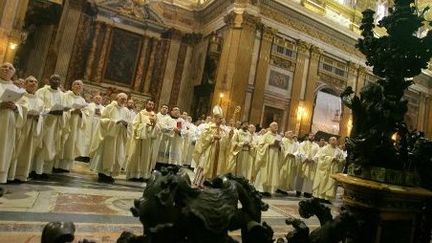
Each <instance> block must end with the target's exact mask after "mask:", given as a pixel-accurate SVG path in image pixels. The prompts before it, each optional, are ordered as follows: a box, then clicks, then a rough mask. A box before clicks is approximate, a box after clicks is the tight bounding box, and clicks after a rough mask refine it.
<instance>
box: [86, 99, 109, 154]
mask: <svg viewBox="0 0 432 243" xmlns="http://www.w3.org/2000/svg"><path fill="white" fill-rule="evenodd" d="M104 109H105V107H104V106H103V105H97V104H95V103H90V104H89V105H88V106H87V107H86V111H87V114H88V119H87V123H86V126H85V134H86V136H85V137H84V144H85V145H84V152H83V153H84V155H83V156H84V157H90V155H89V154H90V146H91V144H92V143H93V141H94V139H95V136H96V131H97V129H98V127H99V123H100V116H101V114H102V112H103V110H104Z"/></svg>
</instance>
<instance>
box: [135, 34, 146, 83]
mask: <svg viewBox="0 0 432 243" xmlns="http://www.w3.org/2000/svg"><path fill="white" fill-rule="evenodd" d="M148 46H149V38H148V37H146V36H143V37H142V47H141V53H140V56H139V59H138V66H137V70H136V75H135V80H134V82H133V89H134V90H136V91H139V89H140V86H141V85H142V83H143V76H144V75H145V73H144V72H145V69H144V68H145V62H146V61H147V60H146V56H147V50H148Z"/></svg>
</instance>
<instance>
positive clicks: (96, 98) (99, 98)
mask: <svg viewBox="0 0 432 243" xmlns="http://www.w3.org/2000/svg"><path fill="white" fill-rule="evenodd" d="M93 102H94V103H95V104H96V105H100V104H102V96H100V95H95V96H93Z"/></svg>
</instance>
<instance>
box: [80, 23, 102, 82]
mask: <svg viewBox="0 0 432 243" xmlns="http://www.w3.org/2000/svg"><path fill="white" fill-rule="evenodd" d="M101 28H102V23H101V22H100V21H96V24H95V33H94V36H93V40H92V44H91V48H90V52H89V55H88V57H87V64H86V72H85V74H84V79H85V80H86V81H93V80H92V78H93V72H94V60H95V54H96V49H97V45H98V38H99V34H100V32H101Z"/></svg>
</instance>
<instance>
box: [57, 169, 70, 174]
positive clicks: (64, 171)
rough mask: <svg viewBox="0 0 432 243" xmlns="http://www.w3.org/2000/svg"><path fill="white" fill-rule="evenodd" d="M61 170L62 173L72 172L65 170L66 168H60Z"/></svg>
mask: <svg viewBox="0 0 432 243" xmlns="http://www.w3.org/2000/svg"><path fill="white" fill-rule="evenodd" d="M58 170H59V171H60V173H70V171H69V170H65V169H58Z"/></svg>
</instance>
